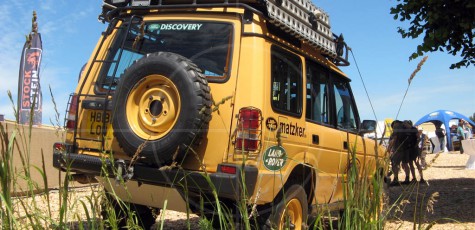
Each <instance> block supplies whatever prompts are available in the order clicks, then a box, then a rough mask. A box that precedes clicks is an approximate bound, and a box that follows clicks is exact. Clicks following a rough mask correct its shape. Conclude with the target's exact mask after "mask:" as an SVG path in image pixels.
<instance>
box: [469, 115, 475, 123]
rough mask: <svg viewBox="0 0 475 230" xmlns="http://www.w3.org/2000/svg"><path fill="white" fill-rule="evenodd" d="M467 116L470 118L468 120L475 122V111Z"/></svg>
mask: <svg viewBox="0 0 475 230" xmlns="http://www.w3.org/2000/svg"><path fill="white" fill-rule="evenodd" d="M468 118H470V120H472V121H473V122H475V113H473V115H472V116H470V117H468Z"/></svg>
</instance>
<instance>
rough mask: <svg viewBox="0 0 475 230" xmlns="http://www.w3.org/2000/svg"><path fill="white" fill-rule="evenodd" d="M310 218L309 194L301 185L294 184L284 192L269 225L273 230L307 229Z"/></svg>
mask: <svg viewBox="0 0 475 230" xmlns="http://www.w3.org/2000/svg"><path fill="white" fill-rule="evenodd" d="M307 217H308V204H307V194H306V192H305V189H304V188H303V187H302V186H301V185H297V184H294V185H292V186H290V187H289V188H288V189H286V191H284V196H283V197H282V199H280V201H278V203H277V206H276V209H275V212H273V213H272V214H271V215H270V217H269V221H268V222H267V224H270V225H271V228H272V229H278V230H284V229H296V230H301V229H306V228H307Z"/></svg>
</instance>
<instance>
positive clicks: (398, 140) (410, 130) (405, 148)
mask: <svg viewBox="0 0 475 230" xmlns="http://www.w3.org/2000/svg"><path fill="white" fill-rule="evenodd" d="M391 127H392V128H393V133H392V135H391V137H390V142H389V151H390V152H391V164H392V171H393V173H394V179H393V181H392V182H391V185H396V184H399V180H398V173H399V165H400V164H402V167H403V169H404V172H405V174H406V178H405V180H404V183H410V180H409V176H410V175H409V170H410V171H411V174H412V178H413V181H417V179H416V172H415V169H414V164H416V166H417V169H418V171H419V175H420V177H421V182H424V177H423V173H422V167H421V165H420V163H419V157H420V154H421V153H420V150H419V148H418V146H417V142H418V140H417V138H418V136H417V129H416V128H415V127H414V126H413V125H412V122H411V121H399V120H396V121H394V122H393V123H392V124H391Z"/></svg>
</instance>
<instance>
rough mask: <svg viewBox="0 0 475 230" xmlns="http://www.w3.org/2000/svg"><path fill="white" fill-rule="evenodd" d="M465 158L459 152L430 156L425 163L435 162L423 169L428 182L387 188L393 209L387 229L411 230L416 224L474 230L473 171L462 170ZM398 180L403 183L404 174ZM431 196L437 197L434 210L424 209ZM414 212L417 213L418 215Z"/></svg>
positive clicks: (465, 155)
mask: <svg viewBox="0 0 475 230" xmlns="http://www.w3.org/2000/svg"><path fill="white" fill-rule="evenodd" d="M434 158H435V159H434ZM468 158H469V156H468V155H467V154H460V153H459V152H452V153H444V154H440V155H438V156H437V155H435V154H430V155H428V156H427V162H428V163H430V161H432V160H435V161H434V162H433V163H432V164H431V165H430V166H429V167H428V168H427V169H426V170H424V177H425V178H424V179H426V181H427V183H425V184H421V183H419V186H417V184H412V185H403V186H394V187H390V188H389V191H388V194H389V200H390V202H389V203H390V204H392V205H393V210H392V212H391V215H390V216H389V218H388V222H387V224H386V229H413V227H414V222H416V224H417V223H419V221H420V223H422V226H423V227H424V228H425V227H427V226H428V224H429V223H432V222H435V223H436V224H435V225H434V226H433V227H432V229H475V170H468V169H465V164H466V162H467V160H468ZM399 179H400V180H404V174H402V173H401V174H400V175H399ZM416 194H419V195H418V196H416ZM433 194H438V197H436V201H435V202H434V203H433V210H427V206H428V205H427V204H428V200H429V197H430V196H431V195H433ZM415 209H416V210H420V211H418V212H417V213H418V214H417V215H414V210H415ZM416 227H417V228H418V227H419V224H417V226H416Z"/></svg>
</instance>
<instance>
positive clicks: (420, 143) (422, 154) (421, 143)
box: [417, 127, 428, 169]
mask: <svg viewBox="0 0 475 230" xmlns="http://www.w3.org/2000/svg"><path fill="white" fill-rule="evenodd" d="M427 140H428V138H427V135H426V134H425V133H424V130H423V129H422V127H418V128H417V147H418V148H419V158H420V160H421V166H422V168H423V169H425V168H426V165H427V164H426V150H425V145H426V142H427Z"/></svg>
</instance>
